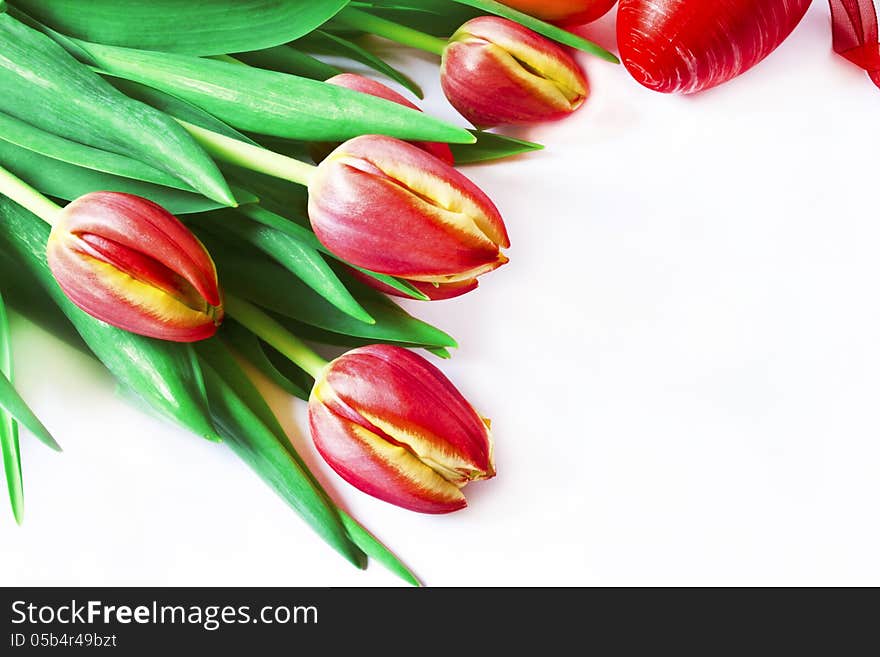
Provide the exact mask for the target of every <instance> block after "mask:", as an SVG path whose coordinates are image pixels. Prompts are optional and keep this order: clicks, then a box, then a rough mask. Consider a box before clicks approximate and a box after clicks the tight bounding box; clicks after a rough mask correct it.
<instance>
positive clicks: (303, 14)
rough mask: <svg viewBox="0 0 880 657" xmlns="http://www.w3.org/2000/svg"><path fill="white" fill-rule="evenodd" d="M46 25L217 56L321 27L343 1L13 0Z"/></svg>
mask: <svg viewBox="0 0 880 657" xmlns="http://www.w3.org/2000/svg"><path fill="white" fill-rule="evenodd" d="M15 4H16V5H17V6H18V7H20V8H21V9H23V10H24V11H26V12H28V13H29V14H30V15H31V16H33V17H34V18H36V19H38V20H40V21H41V22H43V23H45V24H46V25H49V26H50V27H52V28H54V29H56V30H58V31H59V32H62V33H64V34H68V35H70V36H75V37H79V38H81V39H85V40H87V41H95V42H97V43H106V44H111V45H117V46H127V47H129V48H142V49H144V50H159V51H164V52H177V53H186V54H190V55H219V54H223V53H230V52H241V51H244V50H259V49H261V48H268V47H270V46H277V45H280V44H282V43H286V42H288V41H293V40H294V39H296V38H298V37H300V36H302V35H303V34H307V33H309V32H311V31H312V30H314V29H315V28H317V27H319V26H321V25H322V24H323V23H325V22H326V21H327V20H328V19H330V18H331V17H332V16H333V15H334V14H336V13H337V12H338V11H339V10H340V9H342V8H343V7H344V6H345V5H347V4H348V1H347V0H308V1H307V2H304V1H303V0H200V1H199V2H181V1H180V0H149V2H144V1H143V0H88V2H83V1H82V0H52V1H51V2H46V0H16V2H15Z"/></svg>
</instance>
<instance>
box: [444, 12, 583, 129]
mask: <svg viewBox="0 0 880 657" xmlns="http://www.w3.org/2000/svg"><path fill="white" fill-rule="evenodd" d="M441 82H442V85H443V91H444V93H445V94H446V97H447V98H448V99H449V102H450V103H452V105H453V106H454V107H455V109H457V110H458V111H459V112H460V113H461V114H462V116H464V117H465V118H466V119H468V120H469V121H470V122H471V123H473V124H474V125H476V126H481V127H490V126H494V125H498V124H501V123H508V124H521V125H526V124H532V123H538V122H541V121H552V120H555V119H560V118H563V117H565V116H567V115H569V114H571V113H572V112H574V111H575V110H576V109H578V108H579V107H580V106H581V105H583V103H584V101H585V100H586V98H587V96H588V94H589V86H588V84H587V79H586V76H585V75H584V72H583V71H582V70H581V68H580V67H579V66H578V64H577V62H575V61H574V59H572V57H571V56H570V55H569V54H568V53H567V52H565V51H564V50H563V49H562V48H561V47H559V46H558V45H556V44H555V43H553V42H552V41H550V40H549V39H546V38H544V37H543V36H541V35H540V34H537V33H536V32H533V31H531V30H529V29H528V28H525V27H523V26H522V25H520V24H518V23H514V22H513V21H509V20H507V19H504V18H498V17H496V16H480V17H478V18H474V19H473V20H470V21H468V22H467V23H465V24H464V25H462V26H461V27H460V28H459V29H458V31H456V33H455V34H453V35H452V37H451V38H450V40H449V45H448V46H446V50H445V51H444V53H443V67H442V70H441Z"/></svg>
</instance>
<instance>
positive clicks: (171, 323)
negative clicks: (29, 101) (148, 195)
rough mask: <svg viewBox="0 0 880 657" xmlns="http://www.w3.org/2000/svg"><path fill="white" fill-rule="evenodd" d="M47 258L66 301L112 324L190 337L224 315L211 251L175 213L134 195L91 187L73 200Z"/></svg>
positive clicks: (204, 333) (204, 334) (202, 334)
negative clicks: (101, 190) (98, 190)
mask: <svg viewBox="0 0 880 657" xmlns="http://www.w3.org/2000/svg"><path fill="white" fill-rule="evenodd" d="M47 256H48V261H49V268H50V269H51V270H52V273H53V275H54V276H55V279H56V280H57V281H58V284H59V285H60V286H61V289H62V290H63V291H64V293H65V294H66V295H67V296H68V297H69V298H70V300H71V301H73V303H75V304H76V305H77V306H79V307H80V308H81V309H82V310H84V311H85V312H87V313H88V314H90V315H92V316H93V317H96V318H98V319H100V320H102V321H104V322H107V323H108V324H112V325H113V326H116V327H119V328H122V329H125V330H127V331H130V332H132V333H138V334H140V335H146V336H148V337H152V338H160V339H163V340H172V341H175V342H194V341H196V340H202V339H204V338H208V337H210V336H212V335H214V333H215V332H216V330H217V326H218V325H219V324H220V322H221V321H222V318H223V308H222V300H221V293H220V288H219V285H218V282H217V270H216V268H215V267H214V262H213V261H212V260H211V256H210V255H209V254H208V252H207V251H206V250H205V247H204V246H203V245H202V243H201V242H199V240H198V239H197V238H196V237H195V236H194V235H193V234H192V233H191V232H190V231H189V230H188V229H187V228H186V227H185V226H184V225H183V224H182V223H180V221H178V220H177V219H176V218H175V217H174V216H173V215H171V214H169V213H168V212H167V211H166V210H165V209H164V208H162V207H160V206H158V205H156V204H155V203H153V202H152V201H148V200H146V199H144V198H140V197H139V196H133V195H131V194H122V193H118V192H94V193H91V194H86V195H85V196H82V197H80V198H78V199H77V200H75V201H73V202H72V203H70V204H69V205H68V206H67V207H65V208H64V209H63V210H62V211H61V212H60V213H59V216H58V219H57V221H56V222H55V224H54V226H53V227H52V232H51V234H50V235H49V242H48V245H47Z"/></svg>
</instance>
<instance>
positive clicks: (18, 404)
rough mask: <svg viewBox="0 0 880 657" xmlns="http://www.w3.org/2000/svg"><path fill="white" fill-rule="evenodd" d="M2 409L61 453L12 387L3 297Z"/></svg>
mask: <svg viewBox="0 0 880 657" xmlns="http://www.w3.org/2000/svg"><path fill="white" fill-rule="evenodd" d="M0 409H3V411H5V412H6V413H7V414H8V415H9V416H11V417H12V419H14V420H16V421H17V422H18V424H21V425H22V426H23V427H25V428H26V429H27V430H28V431H30V432H31V433H32V434H34V436H35V437H36V438H38V439H39V440H40V442H42V443H43V444H45V445H47V446H48V447H51V448H52V449H54V450H55V451H57V452H60V451H61V446H60V445H59V444H58V443H57V442H55V439H54V438H53V437H52V434H50V433H49V430H48V429H46V427H45V426H43V423H42V422H40V419H39V418H38V417H37V416H36V415H35V414H34V412H33V411H32V410H31V409H30V407H29V406H28V405H27V403H26V402H25V401H24V400H23V399H22V398H21V396H20V395H19V394H18V392H17V391H16V390H15V388H14V387H13V385H12V350H11V346H10V344H9V320H8V318H7V316H6V306H5V305H4V303H3V297H2V296H0ZM4 457H5V453H4ZM19 467H20V466H19Z"/></svg>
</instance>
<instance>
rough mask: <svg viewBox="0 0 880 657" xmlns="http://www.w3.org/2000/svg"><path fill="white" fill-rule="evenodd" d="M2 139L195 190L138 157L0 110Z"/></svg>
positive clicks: (79, 162)
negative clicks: (63, 134) (73, 138)
mask: <svg viewBox="0 0 880 657" xmlns="http://www.w3.org/2000/svg"><path fill="white" fill-rule="evenodd" d="M0 139H2V140H4V141H8V142H10V143H12V144H15V145H16V146H19V147H21V148H26V149H28V150H29V151H33V152H34V153H39V154H40V155H45V156H46V157H51V158H53V159H56V160H61V161H62V162H67V163H68V164H74V165H76V166H79V167H85V168H88V169H94V170H95V171H102V172H104V173H110V174H113V175H115V176H120V177H123V178H132V179H134V180H142V181H144V182H149V183H153V184H156V185H162V186H164V187H174V188H175V189H185V190H188V191H190V192H191V191H193V190H192V187H190V186H189V185H187V184H186V183H184V182H183V181H182V180H180V179H179V178H176V177H174V176H172V175H171V174H169V173H167V172H165V171H162V170H161V169H156V168H155V167H151V166H150V165H149V164H144V163H143V162H141V161H139V160H135V159H132V158H130V157H126V156H125V155H119V154H117V153H111V152H110V151H105V150H101V149H100V148H93V147H91V146H86V145H85V144H80V143H79V142H76V141H71V140H70V139H65V138H64V137H59V136H58V135H54V134H52V133H51V132H46V131H45V130H40V129H39V128H37V127H35V126H33V125H31V124H29V123H25V122H24V121H20V120H18V119H16V118H15V117H12V116H9V115H8V114H4V113H3V112H0Z"/></svg>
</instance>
